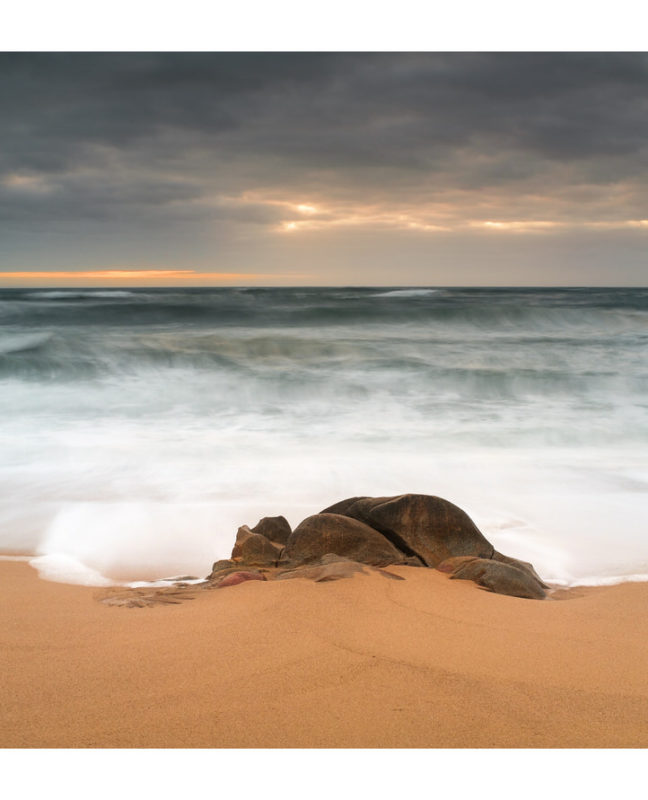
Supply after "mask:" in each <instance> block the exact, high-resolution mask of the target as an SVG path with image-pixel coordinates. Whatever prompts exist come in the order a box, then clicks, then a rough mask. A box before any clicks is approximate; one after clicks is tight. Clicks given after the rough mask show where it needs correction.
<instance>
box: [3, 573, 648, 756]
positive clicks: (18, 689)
mask: <svg viewBox="0 0 648 800" xmlns="http://www.w3.org/2000/svg"><path fill="white" fill-rule="evenodd" d="M390 571H393V572H395V573H398V574H399V575H401V576H402V577H404V578H405V580H403V581H393V580H387V579H386V578H384V577H383V576H381V575H379V574H377V573H373V574H368V575H358V576H356V577H354V578H352V579H347V580H341V581H336V582H331V583H312V582H310V581H305V580H292V581H281V582H267V583H262V582H257V581H253V582H248V583H244V584H241V585H240V586H236V587H231V588H228V589H220V590H217V589H216V590H210V591H202V592H200V591H199V592H196V593H195V595H194V597H195V599H193V600H191V601H189V600H187V601H185V602H182V603H181V604H179V605H155V606H153V607H148V608H124V607H114V606H109V605H105V604H103V603H101V602H98V594H99V593H98V591H97V590H96V589H92V588H87V587H79V586H68V585H64V584H56V583H50V582H46V581H42V580H40V579H38V577H37V576H36V573H35V572H34V571H33V570H32V569H31V568H30V567H29V566H28V565H27V564H24V563H15V562H14V563H12V562H3V563H0V576H1V583H0V593H1V594H2V602H1V603H0V626H1V627H0V629H1V630H2V634H1V636H2V649H1V652H0V665H1V668H2V675H3V678H4V680H3V681H2V684H1V686H0V746H2V747H214V748H223V747H261V748H270V747H281V748H286V747H311V748H317V747H345V748H348V747H369V748H373V747H426V748H427V747H429V748H440V747H506V748H510V747H645V746H647V745H648V669H647V666H648V617H647V616H646V614H645V608H646V602H647V601H648V584H624V585H621V586H613V587H605V588H597V589H591V590H582V591H581V592H580V593H574V595H572V599H569V600H548V601H532V600H521V599H518V598H513V597H505V596H501V595H493V594H489V593H487V592H485V591H482V590H480V589H478V588H477V587H476V586H475V585H474V584H472V583H470V582H463V581H451V580H449V579H448V578H447V576H445V575H442V574H441V573H438V572H436V571H433V570H426V569H416V568H411V567H396V568H394V567H392V568H390Z"/></svg>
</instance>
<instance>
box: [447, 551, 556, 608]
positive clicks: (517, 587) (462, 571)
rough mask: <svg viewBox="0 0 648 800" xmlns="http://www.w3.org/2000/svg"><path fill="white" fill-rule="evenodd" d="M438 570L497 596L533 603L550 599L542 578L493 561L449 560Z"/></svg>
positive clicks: (468, 558) (510, 565)
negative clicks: (505, 595)
mask: <svg viewBox="0 0 648 800" xmlns="http://www.w3.org/2000/svg"><path fill="white" fill-rule="evenodd" d="M512 560H513V559H512ZM438 569H439V570H441V572H447V573H450V577H451V578H454V579H455V580H462V581H474V582H475V583H476V584H478V585H479V586H483V587H484V588H485V589H489V590H490V591H491V592H496V593H497V594H508V595H511V596H513V597H525V598H528V599H530V600H544V598H545V597H546V596H547V593H546V592H545V588H546V587H545V584H544V583H542V581H541V580H540V579H539V578H538V579H536V578H535V577H534V575H533V574H532V573H531V572H530V571H529V570H527V569H520V568H519V567H517V566H514V565H513V564H507V563H505V562H503V561H495V560H494V559H492V558H472V557H470V556H463V557H458V558H457V557H455V558H449V559H447V560H446V561H443V562H442V563H441V564H439V565H438ZM532 569H533V568H532Z"/></svg>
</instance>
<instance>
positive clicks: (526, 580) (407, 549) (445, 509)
mask: <svg viewBox="0 0 648 800" xmlns="http://www.w3.org/2000/svg"><path fill="white" fill-rule="evenodd" d="M389 565H411V566H421V567H429V568H436V569H438V570H440V571H441V572H444V573H447V574H449V575H450V577H451V578H454V579H457V580H471V581H474V582H475V583H477V584H478V585H479V586H481V587H483V588H484V589H487V590H489V591H491V592H496V593H498V594H506V595H512V596H515V597H525V598H529V599H535V600H541V599H543V598H545V597H546V596H547V588H548V587H547V586H546V584H544V583H543V582H542V580H541V579H540V577H539V576H538V574H537V573H536V571H535V570H534V569H533V567H532V566H531V564H528V563H527V562H525V561H518V560H517V559H515V558H510V557H509V556H504V555H502V554H501V553H498V552H497V551H496V550H495V548H494V547H493V545H492V544H491V543H490V542H489V541H488V540H487V539H486V538H485V537H484V536H483V534H482V533H481V532H480V531H479V529H478V528H477V526H476V525H475V523H474V522H473V521H472V520H471V519H470V517H469V516H468V515H467V514H466V513H465V511H462V510H461V509H460V508H458V507H457V506H455V505H453V504H452V503H450V502H448V501H447V500H443V499H442V498H440V497H433V496H430V495H423V494H403V495H399V496H396V497H351V498H349V499H347V500H342V501H341V502H339V503H335V504H334V505H332V506H329V507H328V508H325V509H324V510H323V511H321V512H320V513H319V514H314V515H313V516H311V517H307V518H306V519H305V520H303V522H301V523H300V524H299V525H298V526H297V527H296V528H295V530H294V531H291V529H290V525H289V524H288V522H287V521H286V519H285V518H284V517H264V518H263V519H262V520H260V521H259V522H258V523H257V525H255V526H254V528H249V527H248V526H247V525H243V526H242V527H240V528H239V529H238V532H237V535H236V543H235V545H234V549H233V550H232V557H231V559H226V560H222V561H217V562H216V563H215V564H214V566H213V569H212V572H211V574H210V575H209V577H208V581H209V583H210V585H211V586H215V587H218V588H220V587H225V586H233V585H236V584H237V583H241V582H243V581H247V580H287V579H290V578H299V577H302V578H309V579H311V580H314V581H328V580H338V579H340V578H345V577H349V576H351V575H353V574H355V573H356V572H364V571H366V569H377V570H378V571H379V572H381V573H382V574H383V575H385V576H387V577H390V578H395V579H400V576H397V575H393V574H392V573H389V572H387V571H385V570H384V569H382V568H383V567H386V566H389Z"/></svg>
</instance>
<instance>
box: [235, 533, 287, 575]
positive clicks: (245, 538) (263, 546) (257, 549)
mask: <svg viewBox="0 0 648 800" xmlns="http://www.w3.org/2000/svg"><path fill="white" fill-rule="evenodd" d="M280 555H281V548H280V547H277V546H276V545H274V544H272V542H271V541H270V540H269V539H266V537H265V536H263V535H261V534H260V533H253V532H252V531H251V530H250V529H249V528H248V526H247V525H242V526H241V527H240V528H239V529H238V531H237V533H236V544H235V545H234V549H233V550H232V559H233V560H234V561H238V562H241V563H244V564H246V565H248V566H265V567H274V566H276V564H277V562H278V561H279V556H280Z"/></svg>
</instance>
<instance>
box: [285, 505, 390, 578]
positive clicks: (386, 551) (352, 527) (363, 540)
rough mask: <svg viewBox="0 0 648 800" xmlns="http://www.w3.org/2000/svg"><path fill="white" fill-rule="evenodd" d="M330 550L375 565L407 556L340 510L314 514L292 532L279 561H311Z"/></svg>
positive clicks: (290, 562)
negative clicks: (337, 512)
mask: <svg viewBox="0 0 648 800" xmlns="http://www.w3.org/2000/svg"><path fill="white" fill-rule="evenodd" d="M330 553H335V554H337V555H339V556H345V557H346V558H349V559H351V560H352V561H359V562H361V563H363V564H371V565H374V566H385V565H387V564H400V563H402V562H403V560H404V559H405V556H404V555H403V553H401V552H400V551H399V550H397V549H396V547H394V545H393V544H391V542H389V541H388V540H387V539H386V538H385V537H384V536H382V534H380V533H379V532H378V531H376V530H374V529H373V528H370V527H369V526H368V525H365V524H364V523H362V522H360V521H358V520H355V519H352V518H350V517H346V516H342V515H341V514H315V515H313V516H312V517H307V518H306V519H305V520H304V521H303V522H301V523H300V524H299V525H298V526H297V527H296V528H295V530H294V531H293V532H292V534H291V535H290V537H289V539H288V542H287V543H286V547H285V548H284V551H283V553H282V556H281V561H280V564H279V565H280V566H288V565H293V566H297V565H301V564H309V563H313V562H316V561H319V560H320V559H321V558H322V557H323V556H325V555H327V554H330Z"/></svg>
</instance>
